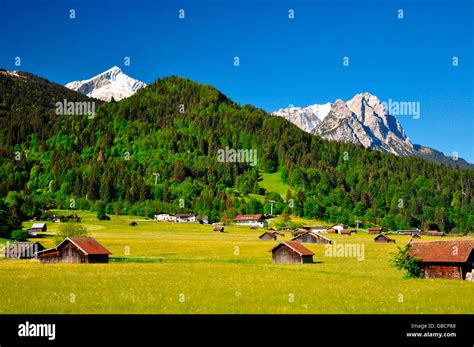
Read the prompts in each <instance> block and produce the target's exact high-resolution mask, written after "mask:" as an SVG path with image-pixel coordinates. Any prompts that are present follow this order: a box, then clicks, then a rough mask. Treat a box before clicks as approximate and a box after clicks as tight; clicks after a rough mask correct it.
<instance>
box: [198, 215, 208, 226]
mask: <svg viewBox="0 0 474 347" xmlns="http://www.w3.org/2000/svg"><path fill="white" fill-rule="evenodd" d="M197 220H198V222H199V223H201V224H209V216H208V215H205V214H201V215H199V216H197Z"/></svg>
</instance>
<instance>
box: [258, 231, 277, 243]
mask: <svg viewBox="0 0 474 347" xmlns="http://www.w3.org/2000/svg"><path fill="white" fill-rule="evenodd" d="M258 238H259V239H260V240H273V241H275V240H276V239H277V236H276V235H275V234H274V233H272V232H269V231H266V232H264V233H263V234H262V235H260V236H259V237H258Z"/></svg>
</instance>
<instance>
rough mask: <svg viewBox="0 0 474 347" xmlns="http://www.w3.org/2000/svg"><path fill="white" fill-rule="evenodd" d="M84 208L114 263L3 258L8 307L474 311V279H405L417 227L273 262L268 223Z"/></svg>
mask: <svg viewBox="0 0 474 347" xmlns="http://www.w3.org/2000/svg"><path fill="white" fill-rule="evenodd" d="M79 214H80V215H81V216H82V217H83V224H84V225H85V226H87V228H88V230H89V232H90V236H93V237H95V238H96V239H97V240H98V241H99V242H100V243H102V244H103V245H104V246H105V247H107V248H108V249H109V250H110V251H111V252H112V253H113V254H112V256H111V259H110V263H109V264H39V263H38V261H36V260H12V259H5V258H1V260H0V292H1V293H2V300H1V304H0V313H197V314H200V313H202V314H205V313H257V314H258V313H349V314H351V313H382V314H383V313H400V314H403V313H415V314H416V313H419V314H423V313H472V312H474V300H472V297H473V296H474V283H472V282H466V281H451V280H443V279H439V280H426V279H404V278H402V272H400V271H398V270H396V269H394V268H392V267H391V264H390V259H391V257H392V255H391V253H393V252H395V251H396V250H397V246H398V245H402V246H403V245H404V244H405V243H406V242H408V240H409V237H407V236H393V238H395V239H396V241H397V244H395V245H393V244H375V242H374V241H373V236H372V235H367V234H365V233H363V232H360V233H359V234H357V235H352V236H341V235H333V234H328V237H330V238H331V239H332V240H333V241H335V242H336V244H346V243H351V244H360V245H363V246H364V259H363V260H358V259H357V258H354V257H329V256H325V246H324V245H312V244H309V245H307V247H308V248H309V249H311V250H312V251H314V253H315V257H314V260H315V263H314V264H302V265H299V264H298V265H294V264H272V261H271V253H270V252H269V249H270V248H271V247H272V246H274V245H275V244H276V243H277V242H276V241H261V240H259V239H258V235H260V234H261V233H262V231H261V230H250V229H249V228H243V227H238V226H226V227H225V231H226V232H225V233H215V232H213V231H212V226H209V225H198V224H172V223H158V222H153V221H151V220H144V219H143V217H132V216H111V220H110V221H99V220H97V219H96V218H95V215H94V214H92V213H89V212H81V213H79ZM132 220H135V221H137V223H138V225H137V226H135V227H132V226H130V225H129V223H130V222H131V221H132ZM47 225H48V231H47V232H46V233H44V234H45V236H44V237H42V238H40V239H37V240H38V241H40V242H41V243H42V244H43V245H44V246H45V247H47V248H49V247H53V246H55V238H54V235H55V233H56V232H57V230H58V228H59V224H56V223H48V224H47ZM25 226H29V224H28V225H27V223H25ZM290 237H291V235H290V234H289V233H287V234H285V237H284V238H283V239H285V240H289V239H290ZM424 239H430V240H432V239H435V238H434V237H425V238H424ZM5 241H6V240H0V242H5Z"/></svg>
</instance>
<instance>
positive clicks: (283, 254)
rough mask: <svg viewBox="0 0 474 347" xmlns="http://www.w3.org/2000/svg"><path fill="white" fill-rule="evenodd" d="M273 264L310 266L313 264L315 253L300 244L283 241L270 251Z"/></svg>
mask: <svg viewBox="0 0 474 347" xmlns="http://www.w3.org/2000/svg"><path fill="white" fill-rule="evenodd" d="M270 252H272V262H273V263H278V264H309V263H312V262H313V255H314V253H313V252H311V251H310V250H309V249H307V248H306V247H305V246H303V245H302V244H301V243H300V242H295V241H282V242H280V243H279V244H277V245H276V246H275V247H273V248H272V249H270Z"/></svg>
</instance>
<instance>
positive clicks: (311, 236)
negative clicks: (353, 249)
mask: <svg viewBox="0 0 474 347" xmlns="http://www.w3.org/2000/svg"><path fill="white" fill-rule="evenodd" d="M291 241H295V242H301V243H319V244H332V241H331V240H330V239H328V238H327V237H325V236H323V235H321V234H318V233H314V232H312V231H307V232H305V233H304V234H300V235H298V236H296V237H294V238H293V239H292V240H291Z"/></svg>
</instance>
